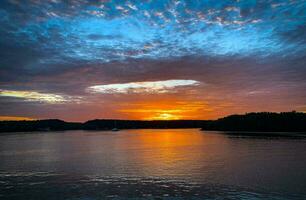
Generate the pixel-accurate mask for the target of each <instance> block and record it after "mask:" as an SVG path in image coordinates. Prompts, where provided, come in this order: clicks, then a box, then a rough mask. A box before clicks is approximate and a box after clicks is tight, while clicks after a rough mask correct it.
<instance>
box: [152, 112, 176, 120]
mask: <svg viewBox="0 0 306 200" xmlns="http://www.w3.org/2000/svg"><path fill="white" fill-rule="evenodd" d="M148 119H149V120H178V119H181V117H180V116H178V115H175V114H170V113H161V114H157V115H156V116H153V117H150V118H148Z"/></svg>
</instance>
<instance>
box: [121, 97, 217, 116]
mask: <svg viewBox="0 0 306 200" xmlns="http://www.w3.org/2000/svg"><path fill="white" fill-rule="evenodd" d="M124 107H125V108H122V109H120V110H118V111H119V112H120V113H124V114H125V115H127V117H128V118H132V119H142V120H179V119H199V118H201V117H202V114H203V112H211V111H212V110H211V108H209V107H208V106H207V105H206V103H205V102H200V101H175V100H171V99H169V100H168V101H158V100H157V102H142V103H136V104H126V105H124Z"/></svg>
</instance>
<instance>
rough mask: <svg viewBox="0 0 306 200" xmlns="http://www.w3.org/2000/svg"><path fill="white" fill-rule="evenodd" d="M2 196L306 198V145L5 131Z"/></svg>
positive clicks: (214, 135)
mask: <svg viewBox="0 0 306 200" xmlns="http://www.w3.org/2000/svg"><path fill="white" fill-rule="evenodd" d="M0 199H3V200H6V199H26V200H31V199H47V200H48V199H75V200H77V199H78V200H80V199H82V200H83V199H84V200H85V199H86V200H90V199H306V140H303V139H290V138H283V139H280V138H278V139H277V138H273V139H272V138H238V137H230V136H226V135H224V134H220V133H218V132H202V131H199V130H196V129H185V130H182V129H180V130H127V131H119V132H105V131H104V132H102V131H100V132H98V131H95V132H86V131H68V132H51V133H32V134H6V135H1V136H0Z"/></svg>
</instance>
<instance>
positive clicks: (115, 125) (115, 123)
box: [112, 121, 119, 131]
mask: <svg viewBox="0 0 306 200" xmlns="http://www.w3.org/2000/svg"><path fill="white" fill-rule="evenodd" d="M116 127H117V121H115V122H114V128H113V129H112V131H119V129H118V128H116Z"/></svg>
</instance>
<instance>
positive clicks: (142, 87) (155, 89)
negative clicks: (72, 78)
mask: <svg viewBox="0 0 306 200" xmlns="http://www.w3.org/2000/svg"><path fill="white" fill-rule="evenodd" d="M199 84H200V82H198V81H195V80H165V81H151V82H149V81H147V82H131V83H119V84H107V85H95V86H90V87H88V88H87V91H89V92H91V93H102V94H116V93H122V94H128V93H171V92H175V89H177V88H179V87H182V86H197V85H199Z"/></svg>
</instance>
